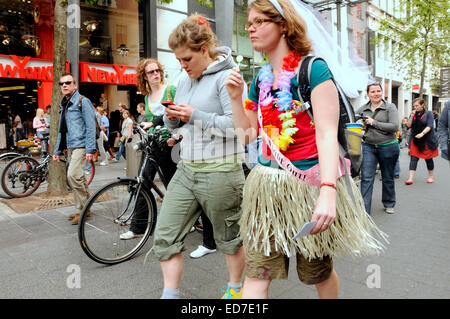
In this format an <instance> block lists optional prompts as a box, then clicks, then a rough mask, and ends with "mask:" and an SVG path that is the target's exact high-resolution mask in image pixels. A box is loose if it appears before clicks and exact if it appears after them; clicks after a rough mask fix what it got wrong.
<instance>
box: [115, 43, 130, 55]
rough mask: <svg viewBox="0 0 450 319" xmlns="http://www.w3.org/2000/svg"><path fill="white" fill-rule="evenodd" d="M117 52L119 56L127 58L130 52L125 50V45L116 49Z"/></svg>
mask: <svg viewBox="0 0 450 319" xmlns="http://www.w3.org/2000/svg"><path fill="white" fill-rule="evenodd" d="M117 51H119V54H120V55H121V56H128V52H130V49H128V48H127V46H126V44H123V43H122V44H121V45H120V46H119V47H118V48H117Z"/></svg>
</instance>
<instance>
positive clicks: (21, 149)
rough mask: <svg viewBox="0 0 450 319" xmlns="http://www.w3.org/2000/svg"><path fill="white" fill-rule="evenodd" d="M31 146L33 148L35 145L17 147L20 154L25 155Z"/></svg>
mask: <svg viewBox="0 0 450 319" xmlns="http://www.w3.org/2000/svg"><path fill="white" fill-rule="evenodd" d="M31 146H33V145H24V146H19V147H17V151H18V152H19V153H23V152H25V151H26V150H28V149H29V148H30V147H31Z"/></svg>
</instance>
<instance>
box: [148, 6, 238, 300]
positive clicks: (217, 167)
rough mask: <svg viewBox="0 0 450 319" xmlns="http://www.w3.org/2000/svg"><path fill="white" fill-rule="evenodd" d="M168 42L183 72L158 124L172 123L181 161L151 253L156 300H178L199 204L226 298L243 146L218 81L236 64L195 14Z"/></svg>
mask: <svg viewBox="0 0 450 319" xmlns="http://www.w3.org/2000/svg"><path fill="white" fill-rule="evenodd" d="M169 46H170V48H171V49H172V51H173V52H174V53H175V56H176V58H177V59H178V61H179V62H180V64H181V67H182V68H183V69H184V70H185V71H186V73H185V74H183V76H182V78H181V79H180V81H179V83H178V86H177V93H176V96H175V101H174V103H175V104H176V105H172V106H169V107H167V108H166V111H165V116H164V122H165V124H166V126H167V127H169V128H170V129H175V128H178V127H179V126H180V124H181V123H182V122H184V123H186V124H184V125H183V127H182V128H181V129H180V131H182V133H181V134H182V135H183V140H182V141H181V143H180V146H181V154H180V156H181V161H180V162H179V164H178V166H177V171H176V172H175V175H174V177H173V178H172V180H171V182H170V184H169V187H168V189H167V194H166V197H165V198H164V201H163V203H162V206H161V213H160V215H159V218H158V221H157V224H156V230H155V238H154V245H153V248H152V252H153V253H154V254H155V256H156V257H157V259H158V260H159V261H160V264H161V268H162V272H163V278H164V290H163V293H162V298H179V287H180V281H181V276H182V271H183V256H182V251H183V250H184V249H185V248H184V243H183V240H184V238H185V236H186V234H188V233H189V230H190V229H191V227H192V226H193V225H194V223H195V221H196V220H197V219H198V217H199V215H200V212H201V210H199V209H198V208H200V207H201V208H202V209H203V211H204V212H205V213H206V215H207V216H208V218H209V219H210V221H211V223H212V225H213V230H214V239H215V241H216V245H217V248H218V250H219V251H222V252H223V253H224V254H225V258H226V261H227V266H228V271H229V276H230V277H229V283H228V286H227V287H228V288H227V292H226V294H225V295H226V298H228V297H238V296H239V292H240V286H241V275H242V270H243V267H244V251H243V249H242V241H241V239H240V237H239V235H238V233H239V225H238V220H239V218H240V216H241V210H240V205H241V199H242V188H243V185H244V172H243V169H242V161H241V159H240V156H241V155H243V154H244V149H243V147H242V145H241V144H240V142H239V141H238V139H237V137H236V134H235V132H234V129H233V119H232V114H231V105H230V97H229V95H228V92H227V90H226V88H225V86H224V84H225V79H226V78H227V77H228V75H229V74H230V72H231V69H232V68H233V67H234V66H236V64H235V63H234V61H233V59H232V56H231V50H230V49H229V48H227V47H219V46H218V44H217V39H216V35H215V34H214V32H213V31H212V30H211V28H210V27H209V24H208V22H207V21H206V20H205V19H204V18H203V17H202V16H200V15H192V16H190V17H188V18H187V19H186V20H184V21H183V22H182V23H181V24H179V25H178V26H177V27H176V28H175V30H174V31H173V32H172V33H171V35H170V37H169Z"/></svg>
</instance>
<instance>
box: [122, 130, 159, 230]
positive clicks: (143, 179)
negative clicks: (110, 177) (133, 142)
mask: <svg viewBox="0 0 450 319" xmlns="http://www.w3.org/2000/svg"><path fill="white" fill-rule="evenodd" d="M137 132H138V133H139V135H140V136H141V139H143V141H142V142H140V143H141V146H143V147H142V151H143V153H144V157H143V159H142V160H141V164H140V168H139V173H138V176H137V178H135V179H134V178H128V177H123V178H119V180H124V181H136V182H137V185H138V186H137V188H136V189H135V190H134V191H133V194H132V196H130V199H129V201H128V203H127V205H126V206H125V208H124V210H123V211H122V212H121V213H120V214H119V216H118V217H117V218H116V219H115V222H116V223H120V224H122V225H125V224H126V223H127V222H128V221H129V220H130V219H131V218H132V217H133V214H134V211H135V209H136V205H137V199H138V197H137V196H136V195H137V194H139V192H140V191H141V188H142V187H143V188H144V190H145V191H146V192H148V193H150V192H151V190H152V189H153V190H154V191H155V192H156V194H158V196H159V197H160V198H161V199H163V198H164V193H163V192H162V191H161V190H160V189H159V187H158V186H157V185H156V184H155V182H154V177H153V180H151V181H150V174H148V172H149V171H152V169H154V170H155V171H156V172H155V175H154V176H156V173H157V174H158V175H159V177H160V178H161V180H162V182H163V184H164V185H165V186H166V187H167V180H166V178H165V176H164V174H163V172H162V170H161V168H160V166H159V165H158V163H157V161H156V159H155V157H154V155H153V154H152V152H151V150H152V146H153V143H155V141H154V140H152V139H151V137H152V135H149V134H147V133H146V132H145V131H144V130H143V129H142V128H140V127H139V126H137ZM131 201H133V203H132V205H133V206H132V209H131V210H130V213H129V215H128V216H126V217H125V219H121V218H122V217H123V216H124V215H125V213H126V212H127V211H128V208H129V207H130V204H131Z"/></svg>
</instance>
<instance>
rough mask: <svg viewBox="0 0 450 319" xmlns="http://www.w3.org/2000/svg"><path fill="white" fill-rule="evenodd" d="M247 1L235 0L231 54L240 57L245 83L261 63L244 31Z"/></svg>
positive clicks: (261, 59)
mask: <svg viewBox="0 0 450 319" xmlns="http://www.w3.org/2000/svg"><path fill="white" fill-rule="evenodd" d="M247 3H248V1H247V0H235V3H234V25H233V52H234V53H235V55H236V56H237V55H242V56H243V58H244V59H243V61H242V62H241V65H240V69H241V74H242V75H243V77H244V80H245V81H246V82H248V81H251V80H252V79H253V78H254V77H255V76H256V74H257V73H258V71H259V69H260V68H261V65H262V63H263V58H262V56H261V54H260V53H258V52H256V51H254V50H253V47H252V43H251V41H250V37H249V34H248V32H247V31H246V30H245V29H244V26H245V24H246V23H247V20H248V19H247V7H248V4H247Z"/></svg>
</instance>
